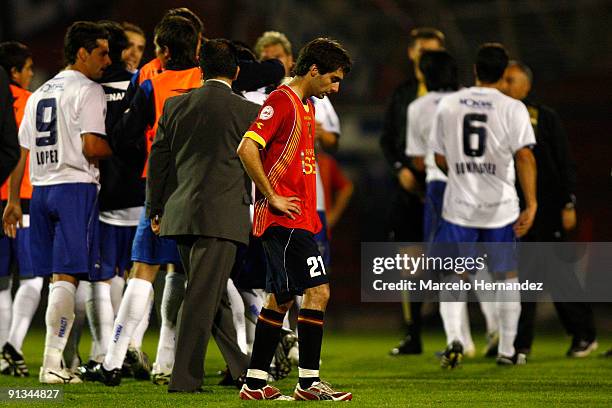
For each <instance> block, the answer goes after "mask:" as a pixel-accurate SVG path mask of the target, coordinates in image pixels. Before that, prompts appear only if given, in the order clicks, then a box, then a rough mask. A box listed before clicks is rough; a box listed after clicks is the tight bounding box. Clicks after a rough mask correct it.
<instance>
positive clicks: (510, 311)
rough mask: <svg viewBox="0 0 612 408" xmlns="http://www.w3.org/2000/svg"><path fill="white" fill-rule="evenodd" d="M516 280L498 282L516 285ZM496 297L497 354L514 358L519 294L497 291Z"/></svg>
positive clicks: (519, 307)
mask: <svg viewBox="0 0 612 408" xmlns="http://www.w3.org/2000/svg"><path fill="white" fill-rule="evenodd" d="M518 281H519V280H518V278H509V279H504V280H500V282H505V283H518ZM495 295H496V299H497V302H496V306H497V313H498V314H499V346H498V354H501V355H504V356H507V357H512V356H514V339H515V338H516V332H517V329H518V322H519V318H520V317H521V294H520V292H519V291H518V290H498V291H497V293H496V294H495Z"/></svg>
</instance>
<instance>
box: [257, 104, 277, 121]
mask: <svg viewBox="0 0 612 408" xmlns="http://www.w3.org/2000/svg"><path fill="white" fill-rule="evenodd" d="M272 116H274V108H273V107H271V106H270V105H268V106H264V108H263V109H262V110H261V113H260V114H259V119H261V120H268V119H270V118H271V117H272Z"/></svg>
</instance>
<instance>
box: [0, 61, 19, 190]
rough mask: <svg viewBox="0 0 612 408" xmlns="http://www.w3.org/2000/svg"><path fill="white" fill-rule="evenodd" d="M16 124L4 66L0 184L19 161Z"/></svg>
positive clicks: (0, 85)
mask: <svg viewBox="0 0 612 408" xmlns="http://www.w3.org/2000/svg"><path fill="white" fill-rule="evenodd" d="M19 154H20V149H19V141H18V140H17V125H16V124H15V115H14V114H13V97H12V96H11V91H10V90H9V80H8V76H7V75H6V72H5V71H4V68H2V67H0V185H2V184H4V182H5V181H6V179H7V178H8V176H9V175H10V174H11V171H13V168H14V167H15V166H16V165H17V162H18V161H19Z"/></svg>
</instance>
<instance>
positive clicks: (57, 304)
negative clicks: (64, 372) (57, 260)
mask: <svg viewBox="0 0 612 408" xmlns="http://www.w3.org/2000/svg"><path fill="white" fill-rule="evenodd" d="M75 294H76V286H74V285H73V284H72V283H70V282H66V281H57V282H55V283H53V285H52V287H51V290H50V292H49V304H48V305H47V313H46V315H45V323H46V324H47V335H46V338H45V352H44V356H43V367H45V368H49V369H55V370H59V369H61V365H62V353H63V352H64V347H66V341H67V340H68V336H69V335H70V329H72V323H73V322H74V301H75V299H74V298H75Z"/></svg>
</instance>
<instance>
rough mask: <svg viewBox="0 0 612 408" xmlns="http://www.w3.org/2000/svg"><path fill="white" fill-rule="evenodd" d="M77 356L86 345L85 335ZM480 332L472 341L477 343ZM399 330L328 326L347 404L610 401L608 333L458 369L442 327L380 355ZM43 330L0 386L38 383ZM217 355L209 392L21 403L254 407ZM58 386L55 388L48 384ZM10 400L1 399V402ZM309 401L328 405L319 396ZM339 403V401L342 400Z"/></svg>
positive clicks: (104, 392)
mask: <svg viewBox="0 0 612 408" xmlns="http://www.w3.org/2000/svg"><path fill="white" fill-rule="evenodd" d="M83 337H84V338H83V340H82V342H81V350H82V353H81V355H82V356H86V355H87V353H86V352H85V350H86V349H87V350H88V349H89V337H87V336H85V335H84V336H83ZM482 338H483V336H482V335H479V334H475V340H478V339H480V340H481V341H480V342H479V343H477V346H478V347H479V349H480V348H482V346H483V341H482ZM156 339H157V336H156V334H155V333H154V331H153V330H150V331H149V332H148V333H147V336H146V338H145V344H144V349H145V351H146V352H147V353H148V354H149V356H150V357H151V359H153V358H154V356H155V349H156V341H157V340H156ZM396 341H397V335H395V334H393V333H391V332H387V333H372V332H365V333H364V332H358V331H355V332H350V333H333V332H328V333H327V334H326V336H325V339H324V345H323V355H322V359H323V364H322V366H321V373H322V377H323V378H324V379H325V380H328V381H330V382H331V383H332V384H333V385H334V386H336V387H337V388H339V389H342V390H350V391H352V392H353V395H354V399H353V401H352V402H350V403H344V404H350V405H351V406H360V407H361V406H363V407H421V406H424V407H431V406H434V407H446V406H448V407H453V408H454V407H477V406H487V407H510V406H512V407H514V406H519V407H523V408H526V407H533V406H547V407H556V406H575V407H587V406H608V407H609V406H612V359H606V358H602V357H600V354H601V353H600V352H601V351H603V350H602V349H603V348H607V347H609V346H612V339H611V338H610V337H606V338H600V345H601V348H602V349H600V350H598V351H597V353H596V354H595V355H592V356H589V357H587V358H585V359H568V358H566V357H565V351H566V349H567V346H568V340H567V338H565V337H564V336H561V335H539V336H538V337H537V338H536V342H535V344H534V351H533V356H532V357H531V358H530V359H529V362H528V364H527V365H526V366H519V367H497V366H496V365H495V363H494V361H493V360H489V359H484V358H482V357H476V358H473V359H465V360H464V364H463V366H462V367H461V368H460V369H457V370H454V371H445V370H442V369H440V367H439V365H438V361H437V359H436V358H435V357H434V351H436V350H437V349H439V348H441V347H442V345H443V343H444V340H443V338H442V335H441V333H440V332H436V333H426V335H425V338H424V343H425V352H424V353H423V354H422V355H420V356H405V357H390V356H388V355H387V354H386V353H387V351H388V349H389V348H390V347H391V346H392V345H393V344H394V343H395V342H396ZM43 343H44V333H43V332H42V331H34V332H32V333H30V334H29V336H28V338H27V339H26V344H25V346H24V352H25V356H26V361H27V363H28V366H29V367H30V370H31V373H32V376H31V377H30V378H28V379H20V378H12V377H7V376H1V377H0V388H4V387H11V388H25V387H40V384H38V381H37V372H38V368H39V366H40V363H41V359H42V350H43ZM223 367H224V363H223V361H222V359H221V356H220V354H219V352H218V350H217V348H216V346H215V345H214V342H211V347H210V350H209V356H208V358H207V378H206V382H205V388H206V389H207V392H205V393H202V394H196V395H185V394H168V393H167V392H166V388H165V387H160V386H155V385H153V384H151V383H148V382H137V381H135V380H132V379H127V380H126V379H124V381H123V383H122V385H121V386H120V387H112V388H111V387H106V386H104V385H101V384H95V383H86V384H77V385H67V386H59V387H61V388H63V389H64V400H63V403H62V404H59V403H50V402H27V403H24V404H25V405H27V406H29V407H34V406H44V407H49V406H57V405H61V406H84V407H94V408H97V407H107V406H108V407H120V408H124V407H139V408H152V407H173V408H174V407H180V406H194V407H201V406H214V407H234V406H255V405H257V404H262V402H256V401H250V402H242V401H240V400H238V390H237V389H234V388H228V387H220V386H217V385H216V383H217V382H218V381H219V377H217V376H216V374H215V373H216V372H217V371H218V370H220V369H223ZM296 375H297V374H296V370H294V371H293V372H292V373H291V375H290V377H289V378H287V379H285V380H282V381H280V382H279V383H276V384H275V385H276V386H278V387H279V388H280V389H281V390H282V391H283V392H285V393H289V392H292V390H293V387H294V386H295V382H296ZM52 388H57V387H52ZM6 404H10V405H16V404H15V403H7V402H6V401H5V402H2V401H0V405H6ZM263 404H281V405H287V404H297V405H300V404H301V405H303V404H308V403H307V402H263ZM314 404H326V403H325V402H320V403H314ZM340 404H342V403H340Z"/></svg>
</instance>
